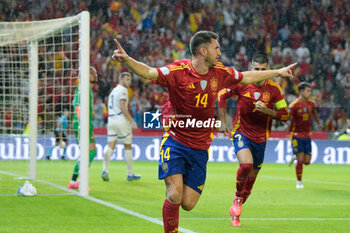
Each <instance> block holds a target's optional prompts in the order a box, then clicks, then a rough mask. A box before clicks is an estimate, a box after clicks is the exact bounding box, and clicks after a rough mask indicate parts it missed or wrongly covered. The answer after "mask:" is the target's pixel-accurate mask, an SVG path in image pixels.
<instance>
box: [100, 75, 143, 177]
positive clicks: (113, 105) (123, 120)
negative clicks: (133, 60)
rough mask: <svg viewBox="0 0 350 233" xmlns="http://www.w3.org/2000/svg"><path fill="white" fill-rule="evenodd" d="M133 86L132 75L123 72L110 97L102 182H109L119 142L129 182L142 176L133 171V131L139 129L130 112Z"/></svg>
mask: <svg viewBox="0 0 350 233" xmlns="http://www.w3.org/2000/svg"><path fill="white" fill-rule="evenodd" d="M130 85H131V74H130V73H129V72H123V73H121V74H120V75H119V84H118V85H117V86H116V87H115V88H114V89H113V90H112V92H111V93H110V94H109V97H108V127H107V129H108V148H107V150H106V152H105V154H104V160H103V171H102V174H101V177H102V180H104V181H109V175H108V165H109V161H110V159H111V155H112V153H113V151H114V148H115V144H116V143H117V141H119V142H121V143H123V144H124V150H125V153H124V158H125V163H126V168H127V173H128V175H127V180H128V181H132V180H138V179H140V178H141V176H140V175H135V174H134V173H133V171H132V163H133V155H132V149H131V142H132V130H136V129H137V124H136V123H135V121H134V120H133V118H132V116H131V115H130V113H129V110H128V104H129V95H128V88H129V87H130Z"/></svg>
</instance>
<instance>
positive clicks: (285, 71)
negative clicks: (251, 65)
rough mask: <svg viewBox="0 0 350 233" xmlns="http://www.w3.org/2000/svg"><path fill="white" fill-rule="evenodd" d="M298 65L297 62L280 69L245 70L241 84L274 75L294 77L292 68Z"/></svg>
mask: <svg viewBox="0 0 350 233" xmlns="http://www.w3.org/2000/svg"><path fill="white" fill-rule="evenodd" d="M296 65H297V63H294V64H291V65H289V66H286V67H283V68H281V69H278V70H265V71H245V72H242V74H243V79H242V81H241V82H240V84H249V83H256V82H259V81H263V80H266V79H269V78H273V77H278V76H281V77H286V78H293V71H292V69H293V68H294V67H295V66H296Z"/></svg>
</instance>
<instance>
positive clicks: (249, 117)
mask: <svg viewBox="0 0 350 233" xmlns="http://www.w3.org/2000/svg"><path fill="white" fill-rule="evenodd" d="M232 95H237V96H238V100H237V109H236V112H235V115H234V116H233V119H232V126H233V129H232V133H231V135H233V134H234V132H236V131H238V132H240V133H242V134H244V135H245V136H246V137H248V138H249V139H250V140H252V141H254V142H257V143H262V142H266V140H267V139H268V137H269V133H270V131H271V124H272V118H271V117H270V116H268V115H266V114H264V113H261V112H259V111H258V110H256V108H255V104H256V102H257V101H259V100H260V101H262V102H264V104H265V105H266V106H267V107H268V108H271V109H274V108H275V109H276V110H277V112H279V114H278V117H279V120H282V121H286V120H288V118H289V113H288V111H287V104H286V102H285V100H284V96H283V92H282V90H281V88H280V87H279V86H278V84H277V83H276V82H274V81H272V80H266V81H265V83H264V85H262V86H257V85H255V84H248V85H236V86H234V87H233V88H232V89H223V90H222V91H220V93H219V103H218V106H219V107H226V99H227V98H229V97H231V96H232Z"/></svg>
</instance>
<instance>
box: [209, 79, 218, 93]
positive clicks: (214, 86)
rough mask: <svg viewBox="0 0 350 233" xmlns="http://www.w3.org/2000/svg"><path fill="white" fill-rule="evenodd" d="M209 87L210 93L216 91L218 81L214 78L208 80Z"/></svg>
mask: <svg viewBox="0 0 350 233" xmlns="http://www.w3.org/2000/svg"><path fill="white" fill-rule="evenodd" d="M210 85H211V90H212V91H217V90H218V80H217V79H216V78H212V79H210Z"/></svg>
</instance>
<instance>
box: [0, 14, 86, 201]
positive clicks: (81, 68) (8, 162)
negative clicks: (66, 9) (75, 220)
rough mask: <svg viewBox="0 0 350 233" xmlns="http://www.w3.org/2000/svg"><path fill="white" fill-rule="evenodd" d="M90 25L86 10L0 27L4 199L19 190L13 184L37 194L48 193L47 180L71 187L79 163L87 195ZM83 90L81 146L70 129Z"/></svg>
mask: <svg viewBox="0 0 350 233" xmlns="http://www.w3.org/2000/svg"><path fill="white" fill-rule="evenodd" d="M89 22H90V16H89V13H88V12H82V13H81V14H79V15H76V16H72V17H66V18H61V19H53V20H42V21H28V22H0V160H1V161H0V164H1V165H0V194H4V193H5V194H6V193H7V192H8V193H13V190H16V188H14V187H13V186H14V185H13V184H11V183H15V185H16V183H18V184H19V183H24V181H23V180H21V179H31V180H32V181H33V182H36V185H38V186H40V188H41V189H40V188H39V189H38V193H40V192H41V193H45V192H46V190H43V189H42V188H43V187H46V186H48V185H45V182H46V183H48V182H50V183H52V184H55V185H57V186H58V187H66V185H67V183H68V181H69V180H70V177H71V175H72V172H73V166H74V160H76V159H80V193H81V194H82V195H87V193H88V191H87V190H88V153H89V151H88V148H89V147H88V144H89V139H88V135H89V132H88V129H89V126H88V121H89V56H90V54H89V43H90V41H89V34H90V29H89V24H90V23H89ZM78 86H79V88H80V89H79V90H80V103H81V106H80V108H81V119H80V129H79V130H80V135H81V136H80V140H79V141H80V145H78V144H77V140H75V138H74V133H73V130H72V119H73V107H72V100H73V95H74V92H75V89H76V88H78ZM84 126H85V127H84ZM58 128H59V129H60V131H59V132H62V130H63V131H64V132H65V134H66V138H67V140H66V141H65V140H63V138H62V137H61V136H62V135H61V134H57V132H56V134H55V131H57V130H56V129H58ZM1 180H2V181H1ZM41 186H42V187H41ZM11 189H12V190H11ZM47 192H49V191H47Z"/></svg>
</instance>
